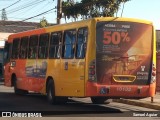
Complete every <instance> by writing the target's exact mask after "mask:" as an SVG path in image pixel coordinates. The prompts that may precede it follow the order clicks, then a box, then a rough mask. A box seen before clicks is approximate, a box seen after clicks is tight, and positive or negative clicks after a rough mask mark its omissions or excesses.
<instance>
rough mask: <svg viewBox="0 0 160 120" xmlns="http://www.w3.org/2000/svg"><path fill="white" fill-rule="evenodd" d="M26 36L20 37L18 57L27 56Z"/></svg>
mask: <svg viewBox="0 0 160 120" xmlns="http://www.w3.org/2000/svg"><path fill="white" fill-rule="evenodd" d="M27 49H28V37H23V38H21V44H20V54H19V58H22V59H23V58H27Z"/></svg>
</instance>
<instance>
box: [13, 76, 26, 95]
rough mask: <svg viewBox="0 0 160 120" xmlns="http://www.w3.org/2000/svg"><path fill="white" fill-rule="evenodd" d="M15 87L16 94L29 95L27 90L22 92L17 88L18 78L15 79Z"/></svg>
mask: <svg viewBox="0 0 160 120" xmlns="http://www.w3.org/2000/svg"><path fill="white" fill-rule="evenodd" d="M13 86H14V93H15V94H17V95H25V94H28V91H27V90H21V89H18V88H17V78H16V76H14V77H13Z"/></svg>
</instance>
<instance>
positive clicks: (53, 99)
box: [47, 79, 68, 104]
mask: <svg viewBox="0 0 160 120" xmlns="http://www.w3.org/2000/svg"><path fill="white" fill-rule="evenodd" d="M47 99H48V102H49V103H50V104H65V103H67V101H68V97H60V96H55V86H54V82H53V80H52V79H51V80H49V82H48V84H47Z"/></svg>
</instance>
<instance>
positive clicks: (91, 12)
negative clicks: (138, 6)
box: [62, 0, 130, 19]
mask: <svg viewBox="0 0 160 120" xmlns="http://www.w3.org/2000/svg"><path fill="white" fill-rule="evenodd" d="M127 1H130V0H81V2H79V3H78V2H77V3H75V2H74V0H67V1H63V2H62V12H63V14H64V16H65V18H68V19H69V18H71V17H72V18H75V19H76V18H78V16H82V19H88V18H93V17H101V16H103V17H111V16H114V13H116V12H117V11H118V9H119V6H120V4H121V3H125V2H127Z"/></svg>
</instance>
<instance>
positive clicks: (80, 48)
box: [76, 28, 88, 59]
mask: <svg viewBox="0 0 160 120" xmlns="http://www.w3.org/2000/svg"><path fill="white" fill-rule="evenodd" d="M87 38H88V29H87V28H80V29H79V30H78V37H77V43H76V58H78V59H81V58H85V54H86V46H87Z"/></svg>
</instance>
